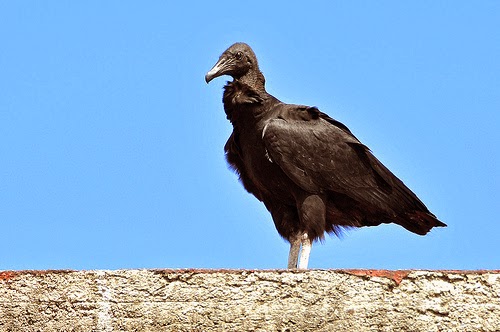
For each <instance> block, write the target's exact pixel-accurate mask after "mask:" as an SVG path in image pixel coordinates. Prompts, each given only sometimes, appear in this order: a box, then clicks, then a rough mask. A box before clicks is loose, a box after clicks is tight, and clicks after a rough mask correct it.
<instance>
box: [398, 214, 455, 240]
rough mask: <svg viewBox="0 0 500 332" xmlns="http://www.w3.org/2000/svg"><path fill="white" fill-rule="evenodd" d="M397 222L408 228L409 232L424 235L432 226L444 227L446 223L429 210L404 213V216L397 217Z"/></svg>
mask: <svg viewBox="0 0 500 332" xmlns="http://www.w3.org/2000/svg"><path fill="white" fill-rule="evenodd" d="M397 223H398V224H400V225H401V226H403V227H404V228H406V229H407V230H409V231H410V232H413V233H416V234H419V235H425V234H427V233H428V232H429V231H430V230H431V229H432V228H433V227H446V226H447V225H446V224H445V223H443V222H442V221H440V220H439V219H437V218H436V216H435V215H433V214H432V213H430V212H424V211H413V212H408V213H406V216H405V217H403V218H399V220H398V221H397Z"/></svg>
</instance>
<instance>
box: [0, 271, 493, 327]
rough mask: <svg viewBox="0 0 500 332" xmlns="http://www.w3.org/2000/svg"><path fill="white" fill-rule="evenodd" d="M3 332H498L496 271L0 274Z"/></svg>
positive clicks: (0, 322)
mask: <svg viewBox="0 0 500 332" xmlns="http://www.w3.org/2000/svg"><path fill="white" fill-rule="evenodd" d="M0 331H44V332H45V331H425V332H428V331H474V332H476V331H500V271H369V270H341V271H339V270H336V271H335V270H326V271H325V270H309V271H301V272H299V271H286V270H284V271H283V270H280V271H244V270H229V271H223V270H120V271H38V272H37V271H20V272H0Z"/></svg>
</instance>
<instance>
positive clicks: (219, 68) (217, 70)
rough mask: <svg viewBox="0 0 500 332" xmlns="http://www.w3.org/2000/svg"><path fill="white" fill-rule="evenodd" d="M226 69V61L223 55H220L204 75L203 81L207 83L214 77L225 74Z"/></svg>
mask: <svg viewBox="0 0 500 332" xmlns="http://www.w3.org/2000/svg"><path fill="white" fill-rule="evenodd" d="M226 69H227V61H226V58H225V57H221V58H220V59H219V61H217V63H216V64H215V66H213V68H212V69H210V71H209V72H208V73H207V74H206V75H205V81H206V82H207V83H209V82H210V81H211V80H213V79H214V78H216V77H219V76H222V75H224V74H225V70H226Z"/></svg>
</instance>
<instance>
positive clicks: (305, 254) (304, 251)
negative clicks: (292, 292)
mask: <svg viewBox="0 0 500 332" xmlns="http://www.w3.org/2000/svg"><path fill="white" fill-rule="evenodd" d="M301 244H302V248H301V250H300V257H299V265H298V268H299V269H300V270H307V264H308V263H309V255H310V254H311V248H312V242H311V239H309V236H307V233H304V234H303V235H302V236H301Z"/></svg>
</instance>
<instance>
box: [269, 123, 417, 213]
mask: <svg viewBox="0 0 500 332" xmlns="http://www.w3.org/2000/svg"><path fill="white" fill-rule="evenodd" d="M321 114H322V113H321ZM265 129H266V130H265V131H264V133H263V141H264V144H265V146H266V149H267V152H268V154H269V157H270V158H271V160H272V161H273V162H275V163H277V164H278V165H279V166H280V167H281V168H282V170H283V171H284V172H285V173H286V174H287V176H288V177H289V178H290V179H291V180H292V181H294V182H295V183H296V184H297V185H298V186H300V187H301V188H302V189H304V190H305V191H308V192H311V193H319V192H327V191H332V192H336V193H341V194H344V195H347V196H349V197H351V198H352V199H354V200H355V201H357V202H359V203H361V204H363V205H365V206H367V207H370V206H371V207H373V208H374V209H377V210H378V211H385V213H387V215H395V214H397V213H398V212H399V211H402V210H404V209H407V208H411V209H422V208H423V209H424V211H425V210H427V209H426V208H425V206H424V205H423V204H422V203H421V202H420V200H418V198H417V197H416V196H415V195H414V194H413V193H412V192H411V191H410V190H409V189H408V188H407V187H406V186H405V185H404V184H403V183H402V182H401V181H400V180H399V179H398V178H397V177H396V176H394V175H393V174H392V173H391V172H390V171H389V170H388V169H387V168H386V167H385V166H384V165H383V164H382V163H381V162H380V161H378V160H377V159H376V158H375V157H374V156H373V154H372V153H371V152H370V150H369V149H368V148H367V147H366V146H365V145H363V144H362V143H361V142H360V141H359V140H358V139H357V138H356V137H354V135H352V133H351V132H350V131H349V130H348V129H347V128H345V126H343V125H342V126H338V125H335V123H334V122H332V121H329V119H325V118H323V117H318V118H316V119H314V120H309V121H304V120H300V119H294V118H292V119H287V118H286V117H284V116H282V117H281V118H278V119H273V120H270V121H269V122H268V123H267V124H266V128H265Z"/></svg>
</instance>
